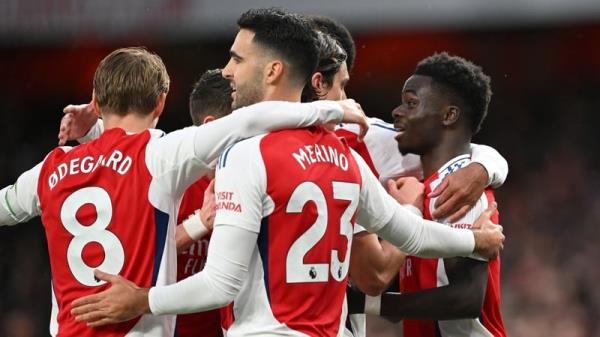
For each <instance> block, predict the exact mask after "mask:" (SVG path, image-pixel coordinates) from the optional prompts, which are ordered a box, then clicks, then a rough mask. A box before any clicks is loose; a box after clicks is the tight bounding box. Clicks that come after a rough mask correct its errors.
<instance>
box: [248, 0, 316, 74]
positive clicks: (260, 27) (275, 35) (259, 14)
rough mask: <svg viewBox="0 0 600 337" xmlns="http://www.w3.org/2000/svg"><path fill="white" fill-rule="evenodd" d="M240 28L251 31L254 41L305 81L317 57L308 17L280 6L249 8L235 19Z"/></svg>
mask: <svg viewBox="0 0 600 337" xmlns="http://www.w3.org/2000/svg"><path fill="white" fill-rule="evenodd" d="M237 24H238V26H239V27H240V28H241V29H248V30H250V31H252V32H254V34H255V35H254V39H253V41H254V42H256V43H258V44H260V45H261V46H263V47H265V48H267V49H269V50H271V51H273V52H274V53H276V55H278V56H279V57H281V58H283V60H284V61H286V62H288V63H289V64H290V73H291V74H292V75H293V76H294V77H295V78H297V79H298V82H299V83H302V85H304V84H305V83H306V82H307V81H308V80H309V79H310V77H311V75H312V74H313V71H314V70H315V68H316V66H317V61H318V59H319V51H318V49H317V43H316V40H317V34H316V32H315V31H314V30H313V29H312V26H311V24H310V23H309V21H308V19H306V18H305V17H304V16H302V15H300V14H296V13H291V12H287V11H285V10H283V9H280V8H259V9H250V10H248V11H246V12H245V13H243V14H242V15H241V16H240V18H239V19H238V21H237Z"/></svg>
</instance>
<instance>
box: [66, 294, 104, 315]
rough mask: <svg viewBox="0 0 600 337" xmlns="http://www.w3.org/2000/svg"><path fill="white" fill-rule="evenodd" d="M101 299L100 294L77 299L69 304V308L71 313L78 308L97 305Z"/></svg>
mask: <svg viewBox="0 0 600 337" xmlns="http://www.w3.org/2000/svg"><path fill="white" fill-rule="evenodd" d="M102 297H103V295H102V293H99V294H94V295H90V296H85V297H82V298H78V299H76V300H75V301H73V302H72V303H71V308H72V309H71V312H73V310H76V309H77V308H79V307H83V306H86V305H90V304H95V303H98V302H100V301H101V300H102Z"/></svg>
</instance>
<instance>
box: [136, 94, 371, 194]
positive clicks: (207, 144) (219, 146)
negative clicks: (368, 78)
mask: <svg viewBox="0 0 600 337" xmlns="http://www.w3.org/2000/svg"><path fill="white" fill-rule="evenodd" d="M340 120H350V121H353V122H360V123H364V124H365V125H366V123H367V119H366V117H365V115H364V113H363V112H362V110H361V108H360V105H358V104H357V103H356V102H354V101H353V100H345V101H340V102H333V101H316V102H312V103H292V102H279V101H269V102H261V103H257V104H254V105H251V106H248V107H244V108H241V109H238V110H235V111H234V112H233V113H232V114H230V115H228V116H225V117H222V118H219V119H217V120H215V121H213V122H211V123H206V124H203V125H200V126H198V127H188V128H185V129H183V130H178V131H175V132H171V133H169V134H167V135H166V136H164V137H162V138H158V139H154V140H153V141H151V142H150V143H149V144H148V146H147V148H146V163H147V166H148V168H149V170H150V172H151V174H152V176H153V177H154V179H156V180H157V181H160V182H159V184H161V185H162V186H164V187H165V191H166V192H168V193H171V194H172V195H173V196H175V197H178V196H180V195H181V194H182V193H183V191H184V190H185V189H186V188H187V187H188V186H189V185H190V184H192V183H193V182H194V181H196V180H197V179H199V178H200V177H202V176H203V175H205V174H207V173H208V171H209V170H210V168H211V167H210V163H211V162H212V161H213V160H214V159H216V157H217V156H218V155H219V154H221V152H223V151H224V150H225V149H226V148H227V147H229V146H231V145H232V144H234V143H236V142H238V141H240V140H242V139H245V138H249V137H252V136H255V135H258V134H263V133H267V132H269V131H273V130H278V129H284V128H297V127H306V126H310V125H316V124H324V123H329V122H332V121H340ZM366 128H368V126H366Z"/></svg>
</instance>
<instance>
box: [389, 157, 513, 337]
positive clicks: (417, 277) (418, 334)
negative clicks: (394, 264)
mask: <svg viewBox="0 0 600 337" xmlns="http://www.w3.org/2000/svg"><path fill="white" fill-rule="evenodd" d="M470 161H471V159H470V156H469V155H462V156H458V157H456V158H453V159H452V160H450V161H449V162H448V163H446V164H445V165H444V166H442V168H440V169H439V170H438V171H437V172H436V173H434V174H433V175H432V176H431V177H429V178H428V179H427V180H426V181H425V195H427V194H428V193H429V192H431V191H432V190H434V189H435V188H436V187H437V186H438V185H439V184H440V183H441V182H442V180H443V179H444V177H445V176H446V175H448V174H450V173H452V172H454V171H456V170H459V169H460V168H462V167H464V166H466V165H468V164H469V163H470ZM435 201H436V198H427V197H426V199H425V204H424V217H425V219H428V220H433V219H432V217H431V214H432V213H433V211H434V210H435V206H434V205H435ZM493 202H494V194H493V191H492V189H490V188H488V189H486V190H485V192H484V194H482V195H481V198H480V199H479V201H477V203H476V204H475V206H473V208H471V210H469V212H468V213H467V214H466V215H465V216H464V217H463V218H462V219H460V220H458V221H457V222H455V223H448V222H447V221H445V220H441V221H440V222H441V223H442V224H445V225H448V226H452V227H455V228H470V227H471V226H472V224H473V223H474V222H475V220H476V219H477V218H478V217H479V215H481V213H482V212H483V211H484V210H485V209H487V208H488V207H489V205H491V204H492V203H493ZM492 221H493V222H494V223H498V214H495V215H494V216H493V217H492ZM472 258H476V259H481V258H480V257H478V256H472ZM445 285H448V277H447V275H446V271H445V269H444V259H423V258H418V257H414V256H409V257H407V258H406V260H405V262H404V265H403V267H402V270H401V273H400V289H401V291H402V292H403V293H409V292H416V291H419V290H424V289H430V288H435V287H442V286H445ZM403 325H404V336H405V337H437V336H441V337H480V336H494V337H505V336H506V332H505V330H504V324H503V322H502V314H501V311H500V258H499V257H496V258H494V259H492V260H490V261H489V262H488V281H487V289H486V293H485V300H484V303H483V309H482V311H481V315H480V317H479V318H476V319H457V320H446V321H431V320H410V319H405V320H403Z"/></svg>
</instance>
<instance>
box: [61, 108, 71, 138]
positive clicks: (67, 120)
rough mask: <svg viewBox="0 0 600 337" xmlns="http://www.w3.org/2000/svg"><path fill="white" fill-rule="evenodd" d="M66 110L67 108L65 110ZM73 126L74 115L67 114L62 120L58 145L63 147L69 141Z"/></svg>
mask: <svg viewBox="0 0 600 337" xmlns="http://www.w3.org/2000/svg"><path fill="white" fill-rule="evenodd" d="M65 109H66V108H65ZM72 124H73V115H72V114H71V113H67V114H65V115H64V116H63V118H62V119H61V120H60V128H59V130H58V145H59V146H63V145H65V144H66V143H67V140H69V134H70V133H71V126H72Z"/></svg>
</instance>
